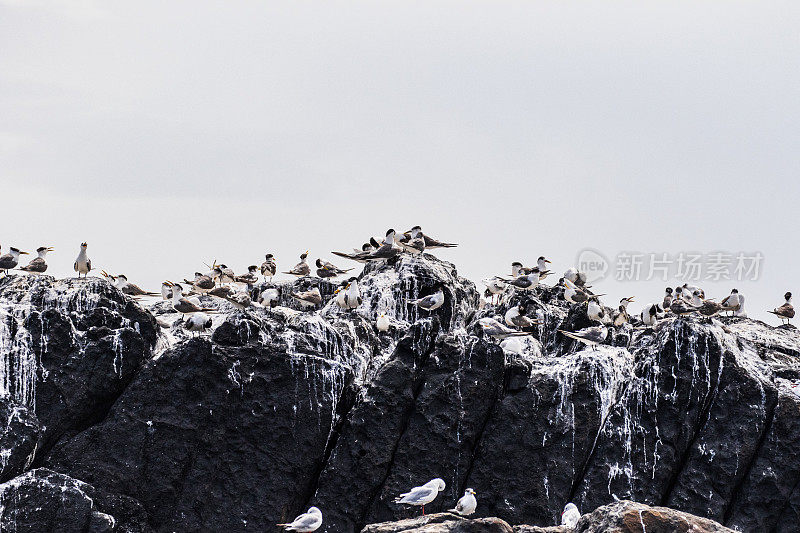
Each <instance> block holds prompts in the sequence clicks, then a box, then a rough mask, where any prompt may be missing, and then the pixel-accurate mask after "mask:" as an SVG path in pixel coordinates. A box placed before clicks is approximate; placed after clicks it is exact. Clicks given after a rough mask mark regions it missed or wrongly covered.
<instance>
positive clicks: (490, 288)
mask: <svg viewBox="0 0 800 533" xmlns="http://www.w3.org/2000/svg"><path fill="white" fill-rule="evenodd" d="M483 284H484V285H486V296H487V297H489V296H491V297H495V296H498V295H500V294H503V291H504V290H506V284H505V282H504V281H503V280H502V279H500V278H498V277H497V276H494V277H493V278H488V279H485V280H483Z"/></svg>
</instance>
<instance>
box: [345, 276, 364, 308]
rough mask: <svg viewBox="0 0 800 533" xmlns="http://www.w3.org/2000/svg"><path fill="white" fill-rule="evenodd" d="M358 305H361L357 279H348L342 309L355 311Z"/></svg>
mask: <svg viewBox="0 0 800 533" xmlns="http://www.w3.org/2000/svg"><path fill="white" fill-rule="evenodd" d="M359 305H361V290H360V289H359V287H358V278H350V279H349V280H348V284H347V289H345V293H344V306H343V307H344V308H345V309H355V308H356V307H358V306H359Z"/></svg>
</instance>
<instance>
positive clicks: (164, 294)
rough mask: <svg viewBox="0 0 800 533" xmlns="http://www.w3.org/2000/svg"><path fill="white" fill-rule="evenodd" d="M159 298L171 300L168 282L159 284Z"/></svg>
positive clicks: (170, 289)
mask: <svg viewBox="0 0 800 533" xmlns="http://www.w3.org/2000/svg"><path fill="white" fill-rule="evenodd" d="M161 298H163V299H164V300H170V299H172V287H171V286H170V284H169V282H168V281H165V282H164V283H162V284H161Z"/></svg>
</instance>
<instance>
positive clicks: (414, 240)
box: [398, 226, 425, 255]
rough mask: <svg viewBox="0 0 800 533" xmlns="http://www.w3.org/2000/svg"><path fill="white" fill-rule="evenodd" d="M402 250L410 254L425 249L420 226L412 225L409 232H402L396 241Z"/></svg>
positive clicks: (419, 252) (418, 252)
mask: <svg viewBox="0 0 800 533" xmlns="http://www.w3.org/2000/svg"><path fill="white" fill-rule="evenodd" d="M398 243H399V244H400V247H401V248H403V250H404V251H406V252H409V253H411V254H415V255H416V254H421V253H422V252H424V251H425V237H423V236H422V228H420V227H419V226H414V227H413V228H411V231H410V232H407V233H404V234H403V236H402V237H401V238H400V240H399V241H398Z"/></svg>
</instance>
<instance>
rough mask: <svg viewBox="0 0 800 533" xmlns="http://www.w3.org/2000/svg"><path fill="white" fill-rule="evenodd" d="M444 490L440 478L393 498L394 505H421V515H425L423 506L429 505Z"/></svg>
mask: <svg viewBox="0 0 800 533" xmlns="http://www.w3.org/2000/svg"><path fill="white" fill-rule="evenodd" d="M444 488H445V484H444V480H443V479H440V478H438V477H437V478H436V479H432V480H430V481H428V482H427V483H425V484H424V485H422V486H421V487H414V488H413V489H411V490H410V491H408V492H406V493H404V494H401V495H400V496H399V497H397V498H395V500H394V501H395V503H404V504H406V505H421V506H422V514H423V516H424V515H425V504H428V503H431V502H432V501H433V500H435V499H436V496H438V495H439V492H440V491H443V490H444Z"/></svg>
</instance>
